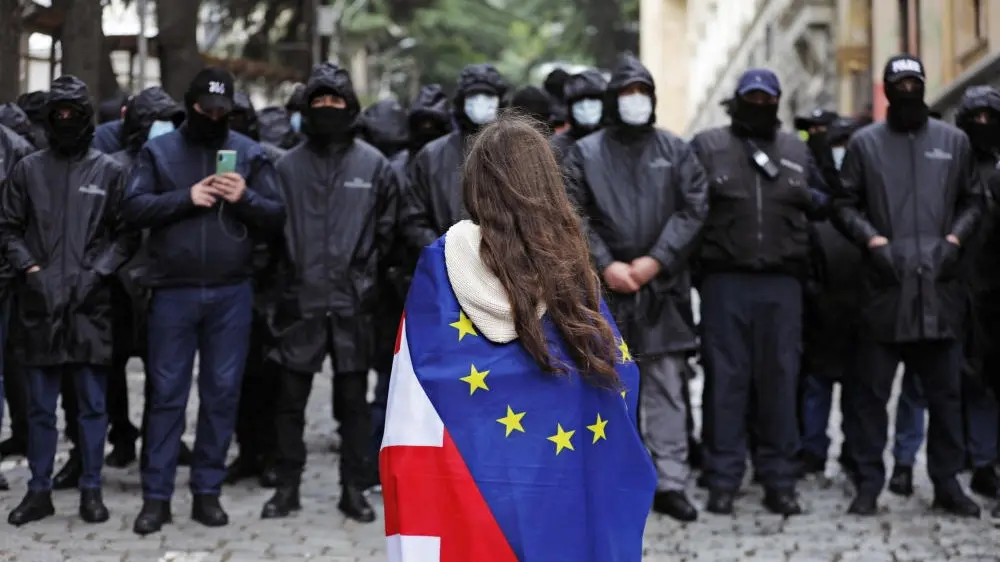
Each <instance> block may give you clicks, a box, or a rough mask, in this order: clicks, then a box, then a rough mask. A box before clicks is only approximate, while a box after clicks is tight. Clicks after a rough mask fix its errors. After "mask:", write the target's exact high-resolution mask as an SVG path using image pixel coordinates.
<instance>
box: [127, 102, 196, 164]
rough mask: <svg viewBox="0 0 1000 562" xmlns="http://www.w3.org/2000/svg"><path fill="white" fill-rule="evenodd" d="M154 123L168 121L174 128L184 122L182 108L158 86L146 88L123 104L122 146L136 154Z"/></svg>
mask: <svg viewBox="0 0 1000 562" xmlns="http://www.w3.org/2000/svg"><path fill="white" fill-rule="evenodd" d="M154 121H170V122H172V123H173V124H174V126H176V127H179V126H180V125H181V123H182V122H184V107H183V106H181V104H180V103H178V102H177V100H175V99H174V98H172V97H170V94H168V93H167V92H166V90H164V89H163V88H161V87H159V86H153V87H151V88H146V89H145V90H143V91H141V92H139V93H138V94H136V95H134V96H132V99H130V100H129V101H128V102H127V103H126V104H125V118H124V119H122V146H124V147H125V148H126V149H127V150H129V151H131V152H138V151H139V149H140V148H142V145H143V144H145V142H146V137H147V136H149V128H150V127H152V126H153V122H154Z"/></svg>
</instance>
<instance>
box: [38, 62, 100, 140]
mask: <svg viewBox="0 0 1000 562" xmlns="http://www.w3.org/2000/svg"><path fill="white" fill-rule="evenodd" d="M47 98H48V100H47V102H46V104H45V112H44V115H45V117H44V122H43V124H44V126H45V134H46V136H48V138H49V145H50V146H52V147H53V148H59V147H62V149H63V150H70V147H69V146H68V142H67V141H68V139H65V138H58V136H57V135H58V132H57V131H56V130H55V128H54V126H53V125H54V120H53V111H55V110H56V109H57V108H59V107H62V106H64V105H69V106H72V107H73V108H75V109H77V110H78V111H80V112H81V119H83V120H84V121H85V122H86V125H85V127H84V128H83V129H82V130H80V131H79V133H78V134H77V135H76V138H75V139H73V142H72V144H73V147H72V150H73V151H77V150H83V149H84V148H86V147H89V146H90V142H91V141H92V140H93V138H94V128H95V126H94V107H93V105H91V103H90V92H89V91H88V90H87V84H85V83H84V82H83V80H80V79H79V78H77V77H76V76H73V75H72V74H64V75H62V76H60V77H59V78H56V79H55V80H53V81H52V87H51V89H50V90H49V93H48V96H47ZM57 141H58V142H57Z"/></svg>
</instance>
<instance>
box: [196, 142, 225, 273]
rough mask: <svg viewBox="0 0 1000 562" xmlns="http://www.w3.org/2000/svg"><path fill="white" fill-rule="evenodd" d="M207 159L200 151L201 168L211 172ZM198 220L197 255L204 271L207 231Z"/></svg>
mask: <svg viewBox="0 0 1000 562" xmlns="http://www.w3.org/2000/svg"><path fill="white" fill-rule="evenodd" d="M207 160H208V158H207V155H206V154H205V151H202V153H201V163H202V168H203V169H205V170H208V173H209V174H211V173H212V171H211V170H210V169H209V168H210V166H209V165H207ZM203 177H207V174H206V176H203ZM220 220H221V219H220ZM198 222H199V226H200V231H201V255H200V256H199V258H200V259H201V270H202V271H203V272H204V271H205V266H206V265H207V260H206V254H207V253H208V232H207V225H206V221H205V220H200V221H198Z"/></svg>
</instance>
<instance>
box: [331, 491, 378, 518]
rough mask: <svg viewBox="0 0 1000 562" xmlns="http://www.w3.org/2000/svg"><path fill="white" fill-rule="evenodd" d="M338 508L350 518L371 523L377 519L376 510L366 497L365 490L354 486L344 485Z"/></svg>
mask: <svg viewBox="0 0 1000 562" xmlns="http://www.w3.org/2000/svg"><path fill="white" fill-rule="evenodd" d="M337 509H339V510H340V511H341V512H342V513H343V514H344V515H346V516H347V517H349V518H350V519H354V520H355V521H359V522H361V523H371V522H372V521H374V520H375V510H374V509H372V506H371V504H369V503H368V500H367V499H365V493H364V491H363V490H359V489H358V488H356V487H354V486H344V487H343V488H342V489H341V492H340V502H339V503H337Z"/></svg>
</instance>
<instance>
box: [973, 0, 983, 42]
mask: <svg viewBox="0 0 1000 562" xmlns="http://www.w3.org/2000/svg"><path fill="white" fill-rule="evenodd" d="M985 11H986V6H984V5H983V0H972V17H973V22H974V25H975V32H976V39H978V40H980V41H982V40H984V39H986V14H985Z"/></svg>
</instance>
